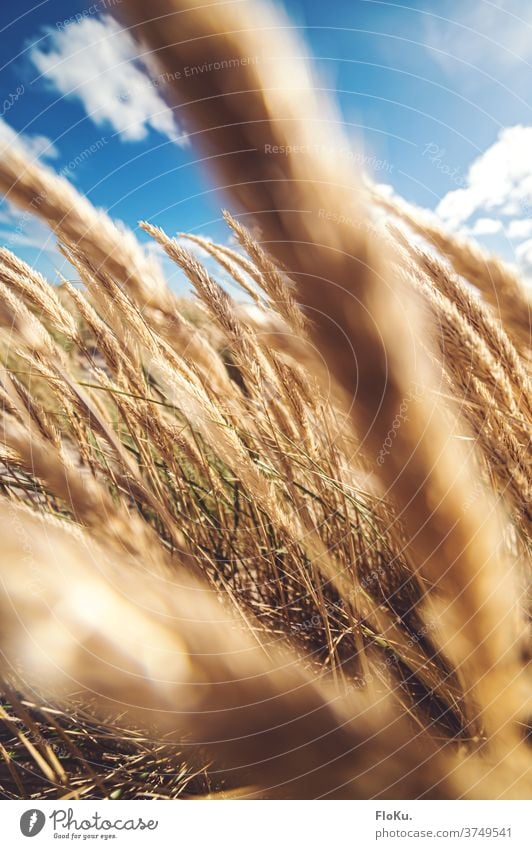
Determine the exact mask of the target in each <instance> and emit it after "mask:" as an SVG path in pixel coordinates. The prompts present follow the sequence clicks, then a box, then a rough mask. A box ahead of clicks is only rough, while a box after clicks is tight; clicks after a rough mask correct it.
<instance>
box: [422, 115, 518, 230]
mask: <svg viewBox="0 0 532 849" xmlns="http://www.w3.org/2000/svg"><path fill="white" fill-rule="evenodd" d="M531 150H532V127H523V126H520V125H518V126H516V127H507V128H506V129H504V130H501V132H500V133H499V136H498V138H497V141H496V142H495V143H494V144H492V145H491V147H489V148H488V149H487V150H486V151H485V152H484V153H483V154H481V155H480V156H479V157H477V159H475V161H474V162H473V164H472V165H471V167H470V168H469V171H468V173H467V180H466V186H465V188H461V189H456V190H455V191H452V192H448V194H446V195H445V197H444V198H442V200H441V201H440V203H439V204H438V207H437V210H436V212H437V213H438V215H439V216H440V217H441V218H442V219H443V220H444V221H445V222H446V224H447V225H448V226H450V227H453V228H456V227H459V226H460V225H461V224H464V223H465V222H466V221H468V219H469V218H471V216H472V215H474V214H475V213H477V212H491V213H494V212H498V213H499V214H502V215H518V214H519V213H521V214H523V211H525V210H527V209H529V208H530V207H531V206H532V156H531V155H530V151H531Z"/></svg>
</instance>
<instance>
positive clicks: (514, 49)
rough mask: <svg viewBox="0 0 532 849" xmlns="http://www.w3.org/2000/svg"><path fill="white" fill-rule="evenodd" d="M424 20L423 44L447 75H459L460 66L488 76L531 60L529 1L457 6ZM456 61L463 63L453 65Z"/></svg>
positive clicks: (440, 11) (500, 0) (530, 10)
mask: <svg viewBox="0 0 532 849" xmlns="http://www.w3.org/2000/svg"><path fill="white" fill-rule="evenodd" d="M447 9H450V12H449V13H448V15H447V18H448V20H445V19H444V18H445V15H444V10H443V9H439V8H437V10H436V11H437V12H438V14H436V15H433V16H430V15H429V16H427V17H426V18H425V25H426V32H425V42H426V44H427V46H428V47H429V49H430V50H431V56H432V58H433V59H435V60H436V61H437V62H439V64H440V65H442V66H443V67H444V68H445V70H446V71H447V72H448V73H451V74H458V75H460V76H462V75H463V72H464V65H463V62H465V63H467V64H468V65H470V66H473V67H478V68H480V69H483V70H485V71H487V72H488V73H490V74H493V73H494V72H497V73H498V74H500V73H504V72H505V71H508V72H509V71H511V70H513V69H514V68H515V65H516V64H519V63H521V62H528V61H530V60H531V59H532V5H531V4H530V0H497V2H490V0H485V2H480V3H457V4H451V6H448V7H447ZM456 59H459V60H463V61H462V62H461V61H458V62H457V61H456Z"/></svg>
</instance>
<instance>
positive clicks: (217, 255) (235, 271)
mask: <svg viewBox="0 0 532 849" xmlns="http://www.w3.org/2000/svg"><path fill="white" fill-rule="evenodd" d="M177 235H178V236H179V238H181V239H188V240H189V241H190V242H192V243H193V244H195V245H198V247H200V248H202V250H204V251H206V252H207V253H208V254H210V256H212V257H213V258H214V259H215V260H216V261H217V262H218V264H219V265H220V266H221V267H222V268H223V269H224V271H227V273H228V274H229V275H230V276H231V278H232V279H233V281H234V282H235V283H237V284H238V285H239V286H240V288H241V289H242V290H243V291H244V292H245V293H246V294H247V295H249V296H250V298H252V299H253V300H254V301H255V303H256V304H259V303H260V297H259V295H258V294H257V292H256V291H255V290H254V289H253V288H252V287H251V286H250V285H249V283H248V281H247V280H246V278H245V275H244V274H242V272H241V270H240V267H239V265H238V264H237V263H236V262H235V260H234V258H233V256H231V254H229V253H226V252H225V251H224V246H223V245H217V244H216V242H211V241H210V239H205V238H203V237H202V236H196V235H192V234H187V233H178V234H177Z"/></svg>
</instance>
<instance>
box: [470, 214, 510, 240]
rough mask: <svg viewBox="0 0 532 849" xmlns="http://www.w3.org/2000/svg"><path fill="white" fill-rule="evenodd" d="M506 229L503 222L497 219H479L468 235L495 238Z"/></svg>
mask: <svg viewBox="0 0 532 849" xmlns="http://www.w3.org/2000/svg"><path fill="white" fill-rule="evenodd" d="M503 229H504V225H503V223H502V221H500V220H499V219H497V218H478V219H477V220H476V221H475V223H474V224H473V226H472V227H471V229H468V233H470V234H471V235H472V236H494V235H495V234H496V233H501V232H502V231H503Z"/></svg>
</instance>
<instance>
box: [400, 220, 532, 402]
mask: <svg viewBox="0 0 532 849" xmlns="http://www.w3.org/2000/svg"><path fill="white" fill-rule="evenodd" d="M390 230H391V232H392V235H393V236H394V237H395V238H396V239H397V240H398V242H399V243H400V244H401V245H402V246H403V247H404V248H405V250H406V251H407V252H408V253H409V255H410V256H411V257H412V259H413V260H414V263H415V264H416V265H417V266H418V267H419V268H420V270H421V271H422V272H423V273H424V274H425V275H427V277H428V279H429V282H430V283H431V284H432V285H433V286H434V287H435V288H436V289H437V290H438V291H439V292H440V293H441V294H442V295H444V296H445V297H447V298H449V299H450V300H451V301H452V302H453V303H454V304H455V306H456V308H457V309H458V310H459V312H460V314H461V315H462V316H463V318H464V319H466V320H467V321H468V322H469V324H471V326H472V327H473V328H474V330H475V331H476V332H477V333H478V334H479V336H480V338H481V340H482V342H483V343H484V344H485V345H487V346H488V347H489V349H490V351H491V353H492V354H493V356H494V357H495V358H496V360H497V362H498V363H500V366H501V367H502V368H503V369H504V370H505V372H506V377H507V379H508V380H510V381H511V382H512V383H513V386H514V391H515V396H516V401H517V403H518V404H519V406H520V407H521V408H522V410H523V414H524V415H525V416H527V417H529V418H530V417H531V416H532V397H531V382H530V371H529V368H528V364H527V361H526V360H523V359H522V358H521V357H520V355H519V354H518V352H517V351H516V349H515V347H514V345H513V344H512V342H511V340H510V339H509V338H508V335H507V334H506V332H505V330H504V328H503V327H502V326H501V324H500V322H499V321H497V319H495V318H494V317H493V315H492V314H491V312H490V308H489V307H488V306H487V305H486V304H485V303H484V302H483V301H482V300H481V298H479V297H475V296H474V295H473V294H472V292H471V290H470V289H469V288H468V287H467V286H466V285H465V284H464V283H463V282H462V281H461V280H460V278H459V277H457V276H456V275H454V274H452V272H451V271H450V270H449V269H448V268H446V266H445V265H444V263H443V262H442V261H441V260H440V259H439V258H438V257H437V256H435V255H434V254H432V255H431V254H428V253H427V252H426V251H423V250H421V249H420V248H419V247H418V246H415V245H412V244H410V243H409V242H408V240H407V239H406V237H405V235H404V234H402V233H401V232H400V231H399V230H398V229H397V228H396V227H394V226H393V225H390Z"/></svg>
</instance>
